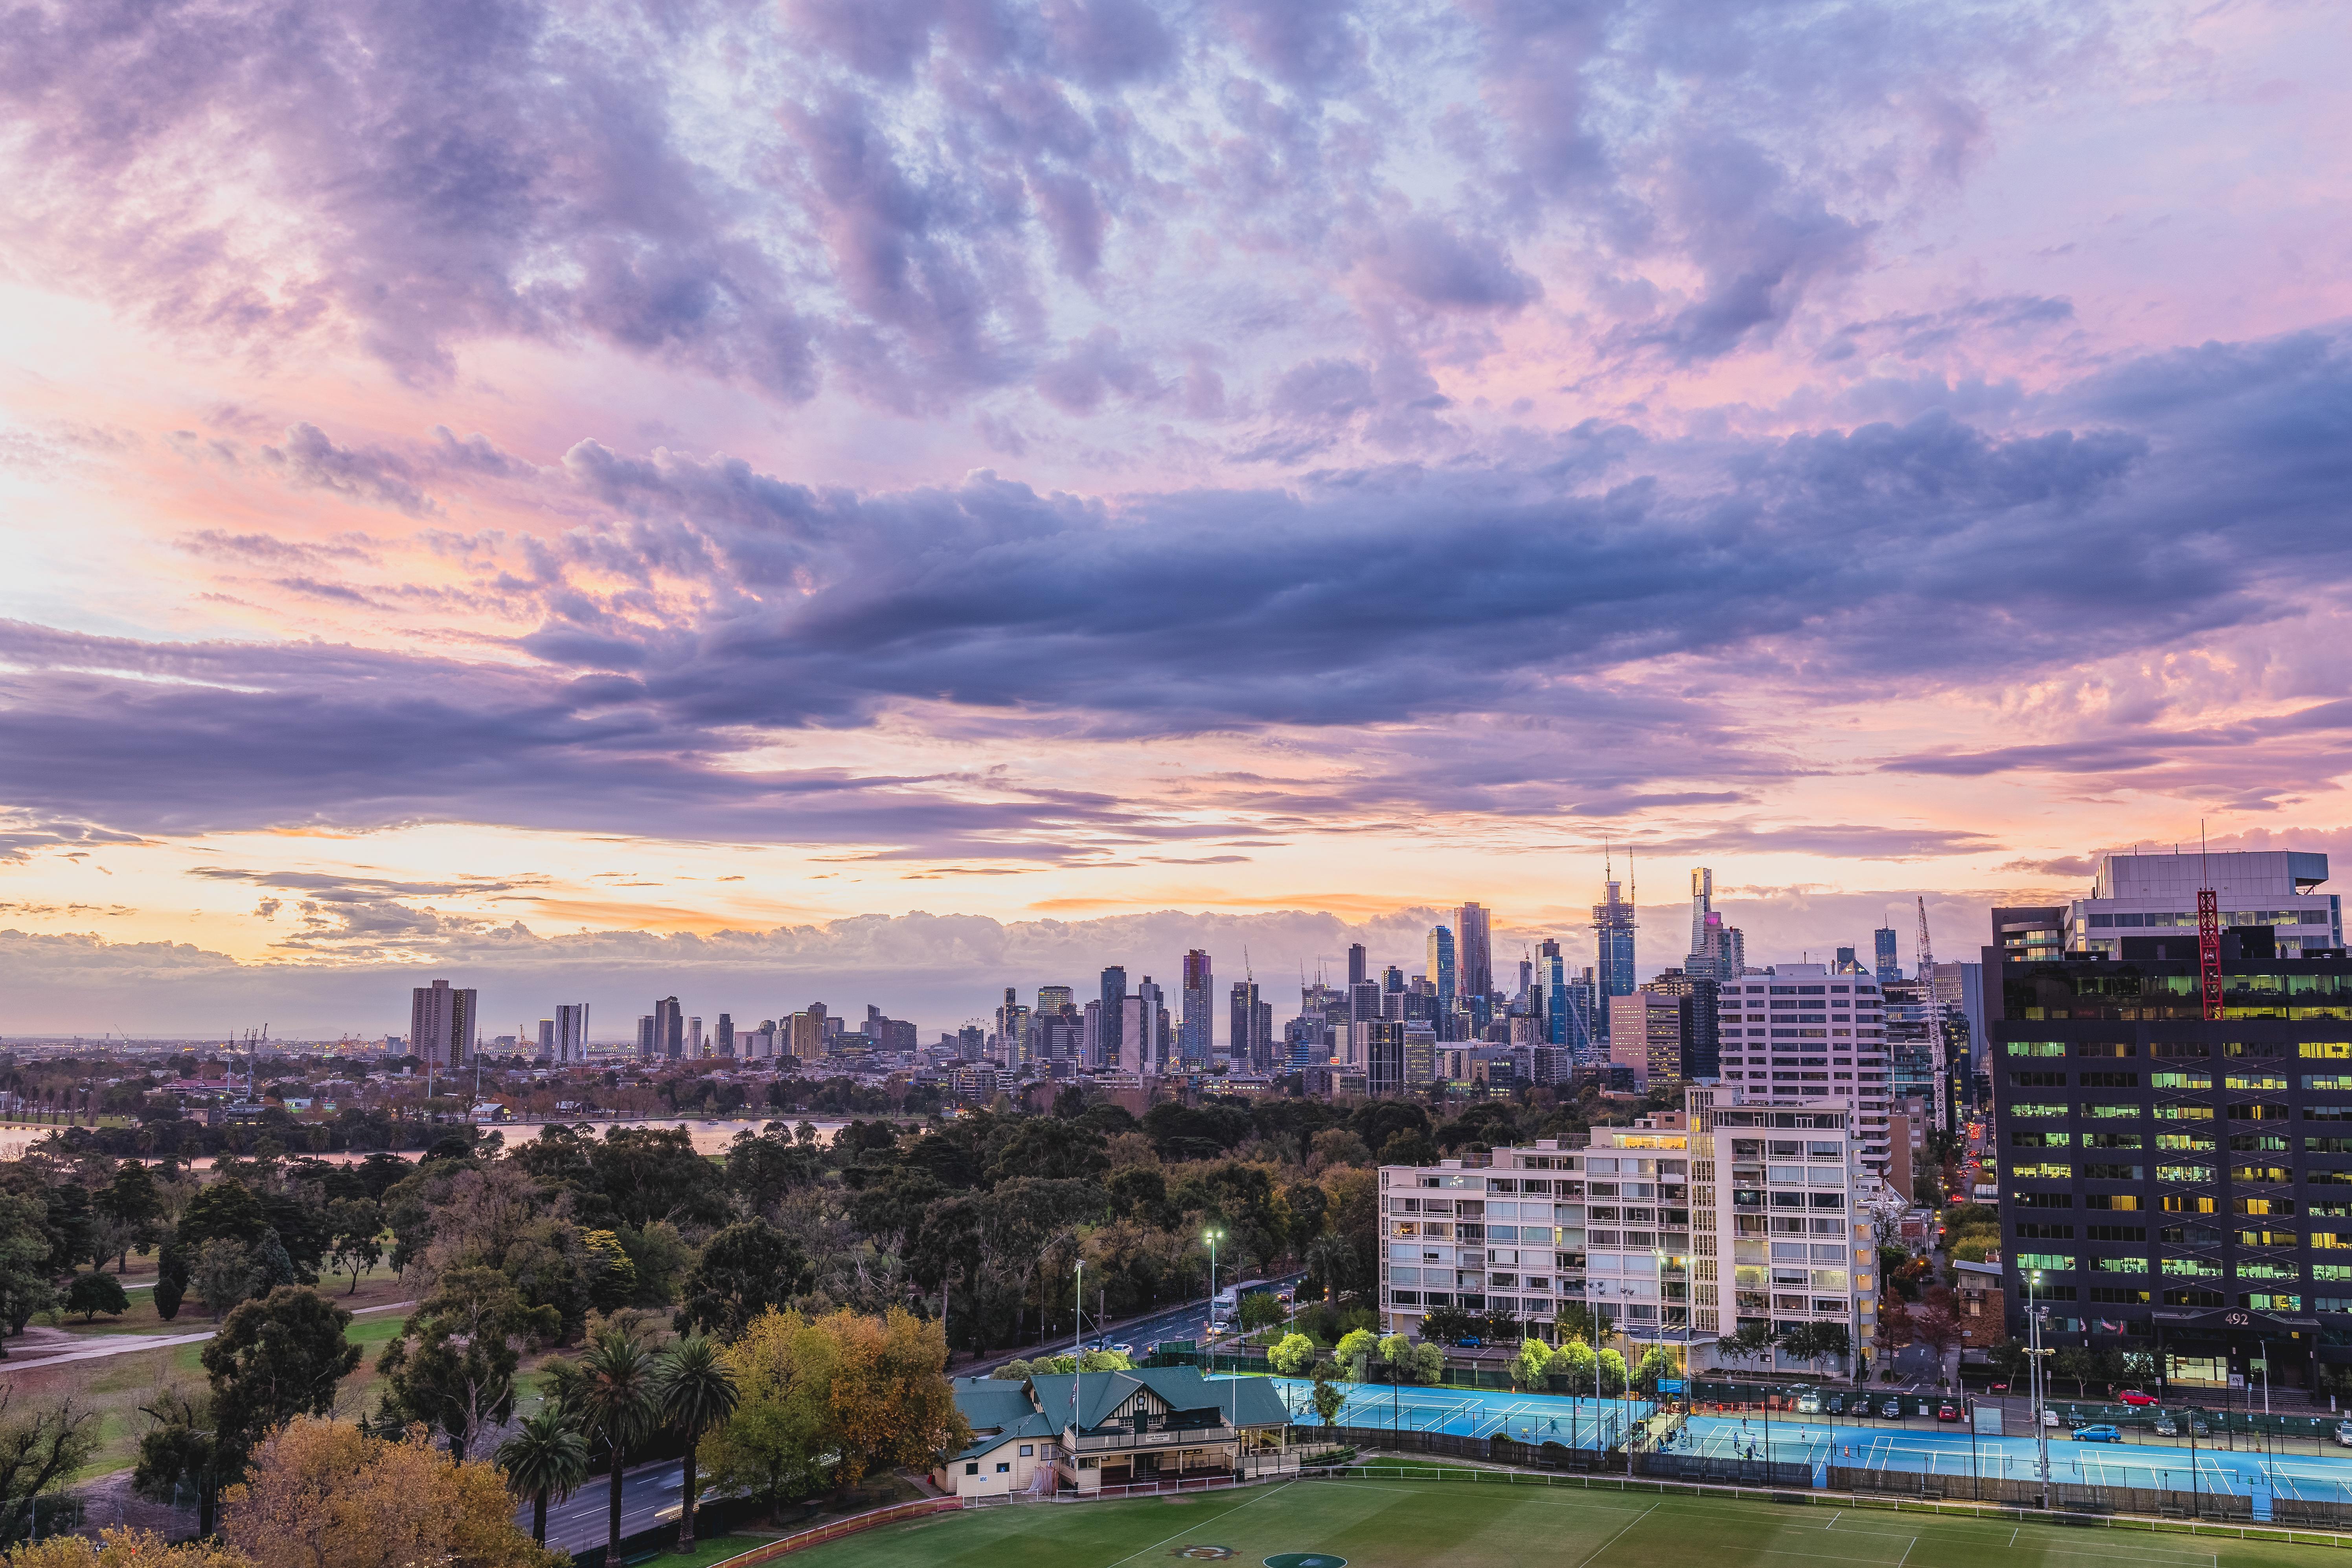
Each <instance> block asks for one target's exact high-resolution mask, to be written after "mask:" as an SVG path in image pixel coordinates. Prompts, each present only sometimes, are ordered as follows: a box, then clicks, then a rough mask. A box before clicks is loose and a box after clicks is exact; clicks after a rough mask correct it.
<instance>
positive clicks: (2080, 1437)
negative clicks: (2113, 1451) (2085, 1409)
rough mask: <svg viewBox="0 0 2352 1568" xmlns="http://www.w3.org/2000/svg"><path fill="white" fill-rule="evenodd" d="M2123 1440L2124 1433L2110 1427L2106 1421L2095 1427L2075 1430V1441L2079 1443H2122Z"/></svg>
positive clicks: (2078, 1427)
mask: <svg viewBox="0 0 2352 1568" xmlns="http://www.w3.org/2000/svg"><path fill="white" fill-rule="evenodd" d="M2123 1440H2124V1435H2123V1433H2122V1431H2121V1430H2120V1429H2119V1428H2117V1427H2114V1426H2108V1425H2107V1424H2106V1423H2105V1422H2104V1421H2101V1422H2098V1423H2096V1424H2095V1425H2093V1426H2077V1427H2075V1428H2074V1441H2076V1442H2077V1443H2120V1442H2122V1441H2123Z"/></svg>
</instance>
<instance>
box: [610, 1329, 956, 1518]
mask: <svg viewBox="0 0 2352 1568" xmlns="http://www.w3.org/2000/svg"><path fill="white" fill-rule="evenodd" d="M941 1359H942V1360H944V1359H945V1357H944V1356H942V1358H941ZM739 1399H740V1393H739V1391H738V1390H737V1388H736V1386H735V1373H734V1370H733V1369H732V1368H730V1366H728V1364H727V1363H725V1362H724V1361H722V1360H720V1359H719V1352H718V1350H717V1348H716V1347H715V1346H713V1345H712V1344H711V1342H710V1341H709V1339H707V1338H705V1337H704V1336H702V1335H700V1334H689V1335H688V1336H687V1337H686V1338H685V1339H682V1340H680V1341H678V1342H677V1343H676V1344H674V1345H672V1346H670V1347H669V1350H668V1351H667V1353H666V1354H665V1355H664V1356H663V1358H662V1369H661V1375H660V1377H659V1378H658V1379H657V1380H656V1384H655V1390H654V1400H655V1404H656V1405H657V1406H658V1408H659V1411H660V1415H661V1421H662V1424H663V1425H664V1426H668V1427H670V1428H671V1429H672V1430H673V1431H676V1432H677V1433H678V1434H679V1435H680V1436H683V1437H684V1438H685V1439H686V1473H685V1475H684V1477H683V1479H682V1485H683V1490H682V1491H681V1492H680V1493H679V1503H678V1516H677V1549H678V1550H679V1551H680V1552H688V1553H690V1552H693V1551H694V1502H695V1491H696V1488H695V1484H694V1452H695V1446H696V1445H697V1444H698V1443H700V1442H701V1441H702V1435H703V1434H704V1433H705V1432H708V1431H709V1430H710V1429H711V1428H712V1427H714V1426H720V1425H722V1424H723V1423H724V1422H725V1421H726V1420H727V1418H728V1417H729V1416H730V1415H734V1414H735V1406H736V1404H737V1402H738V1400H739Z"/></svg>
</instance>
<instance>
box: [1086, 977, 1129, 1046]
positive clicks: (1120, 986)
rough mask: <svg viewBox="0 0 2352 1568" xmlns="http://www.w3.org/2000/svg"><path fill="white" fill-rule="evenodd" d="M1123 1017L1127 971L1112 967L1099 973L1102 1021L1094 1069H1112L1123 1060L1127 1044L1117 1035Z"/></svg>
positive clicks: (1125, 1003)
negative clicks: (1100, 978)
mask: <svg viewBox="0 0 2352 1568" xmlns="http://www.w3.org/2000/svg"><path fill="white" fill-rule="evenodd" d="M1126 1017H1127V971H1126V970H1125V969H1124V968H1123V967H1121V966H1120V965H1118V964H1116V963H1114V964H1112V965H1111V966H1110V967H1109V968H1108V969H1106V970H1104V971H1103V972H1102V1019H1101V1027H1100V1029H1099V1031H1098V1034H1097V1039H1096V1042H1095V1051H1096V1055H1095V1058H1094V1060H1093V1065H1094V1066H1096V1067H1113V1066H1116V1065H1118V1063H1120V1062H1122V1061H1124V1060H1125V1059H1126V1056H1125V1052H1126V1041H1125V1037H1123V1036H1122V1034H1121V1033H1120V1031H1121V1029H1122V1027H1123V1026H1124V1022H1125V1020H1126Z"/></svg>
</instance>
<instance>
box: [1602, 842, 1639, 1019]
mask: <svg viewBox="0 0 2352 1568" xmlns="http://www.w3.org/2000/svg"><path fill="white" fill-rule="evenodd" d="M1602 885H1603V887H1604V888H1605V889H1606V891H1605V893H1604V894H1603V895H1602V897H1601V902H1599V903H1597V904H1595V905H1593V906H1592V933H1593V938H1594V941H1595V942H1596V943H1597V944H1598V947H1599V950H1600V951H1599V953H1598V956H1597V961H1596V962H1595V963H1594V964H1593V966H1592V982H1593V986H1594V988H1595V994H1594V997H1593V1018H1594V1021H1595V1022H1596V1023H1597V1024H1599V1025H1600V1027H1601V1038H1602V1039H1603V1040H1607V1039H1608V1038H1609V1037H1611V1035H1612V1032H1613V1031H1614V1029H1615V1027H1616V1022H1615V1019H1616V1014H1615V1000H1616V998H1618V997H1620V996H1630V995H1632V994H1633V932H1634V930H1635V925H1634V921H1633V901H1632V900H1630V899H1625V898H1621V897H1619V896H1618V892H1617V889H1618V886H1619V884H1618V882H1617V881H1616V879H1614V878H1611V879H1607V880H1606V881H1605V882H1604V883H1603V884H1602Z"/></svg>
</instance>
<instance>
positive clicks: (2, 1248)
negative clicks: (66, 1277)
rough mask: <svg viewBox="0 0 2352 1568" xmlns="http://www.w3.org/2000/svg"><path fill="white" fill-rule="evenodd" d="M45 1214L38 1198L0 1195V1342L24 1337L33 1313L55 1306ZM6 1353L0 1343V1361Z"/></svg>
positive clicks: (22, 1195)
mask: <svg viewBox="0 0 2352 1568" xmlns="http://www.w3.org/2000/svg"><path fill="white" fill-rule="evenodd" d="M45 1215H47V1205H44V1204H43V1203H42V1202H41V1201H40V1200H39V1199H38V1198H28V1197H26V1196H25V1195H24V1194H20V1193H9V1192H0V1341H5V1335H7V1334H21V1333H23V1332H24V1331H25V1325H26V1323H27V1322H29V1321H32V1317H33V1314H34V1313H36V1312H45V1311H47V1310H49V1308H51V1307H52V1306H54V1305H56V1303H57V1299H58V1293H57V1291H56V1289H54V1288H53V1287H52V1286H51V1285H50V1284H49V1267H48V1263H49V1245H50V1244H49V1237H48V1234H47V1232H46V1231H44V1230H43V1229H42V1228H41V1223H42V1219H43V1217H44V1216H45ZM7 1353H8V1347H7V1345H6V1344H5V1342H0V1357H5V1356H6V1355H7Z"/></svg>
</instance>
